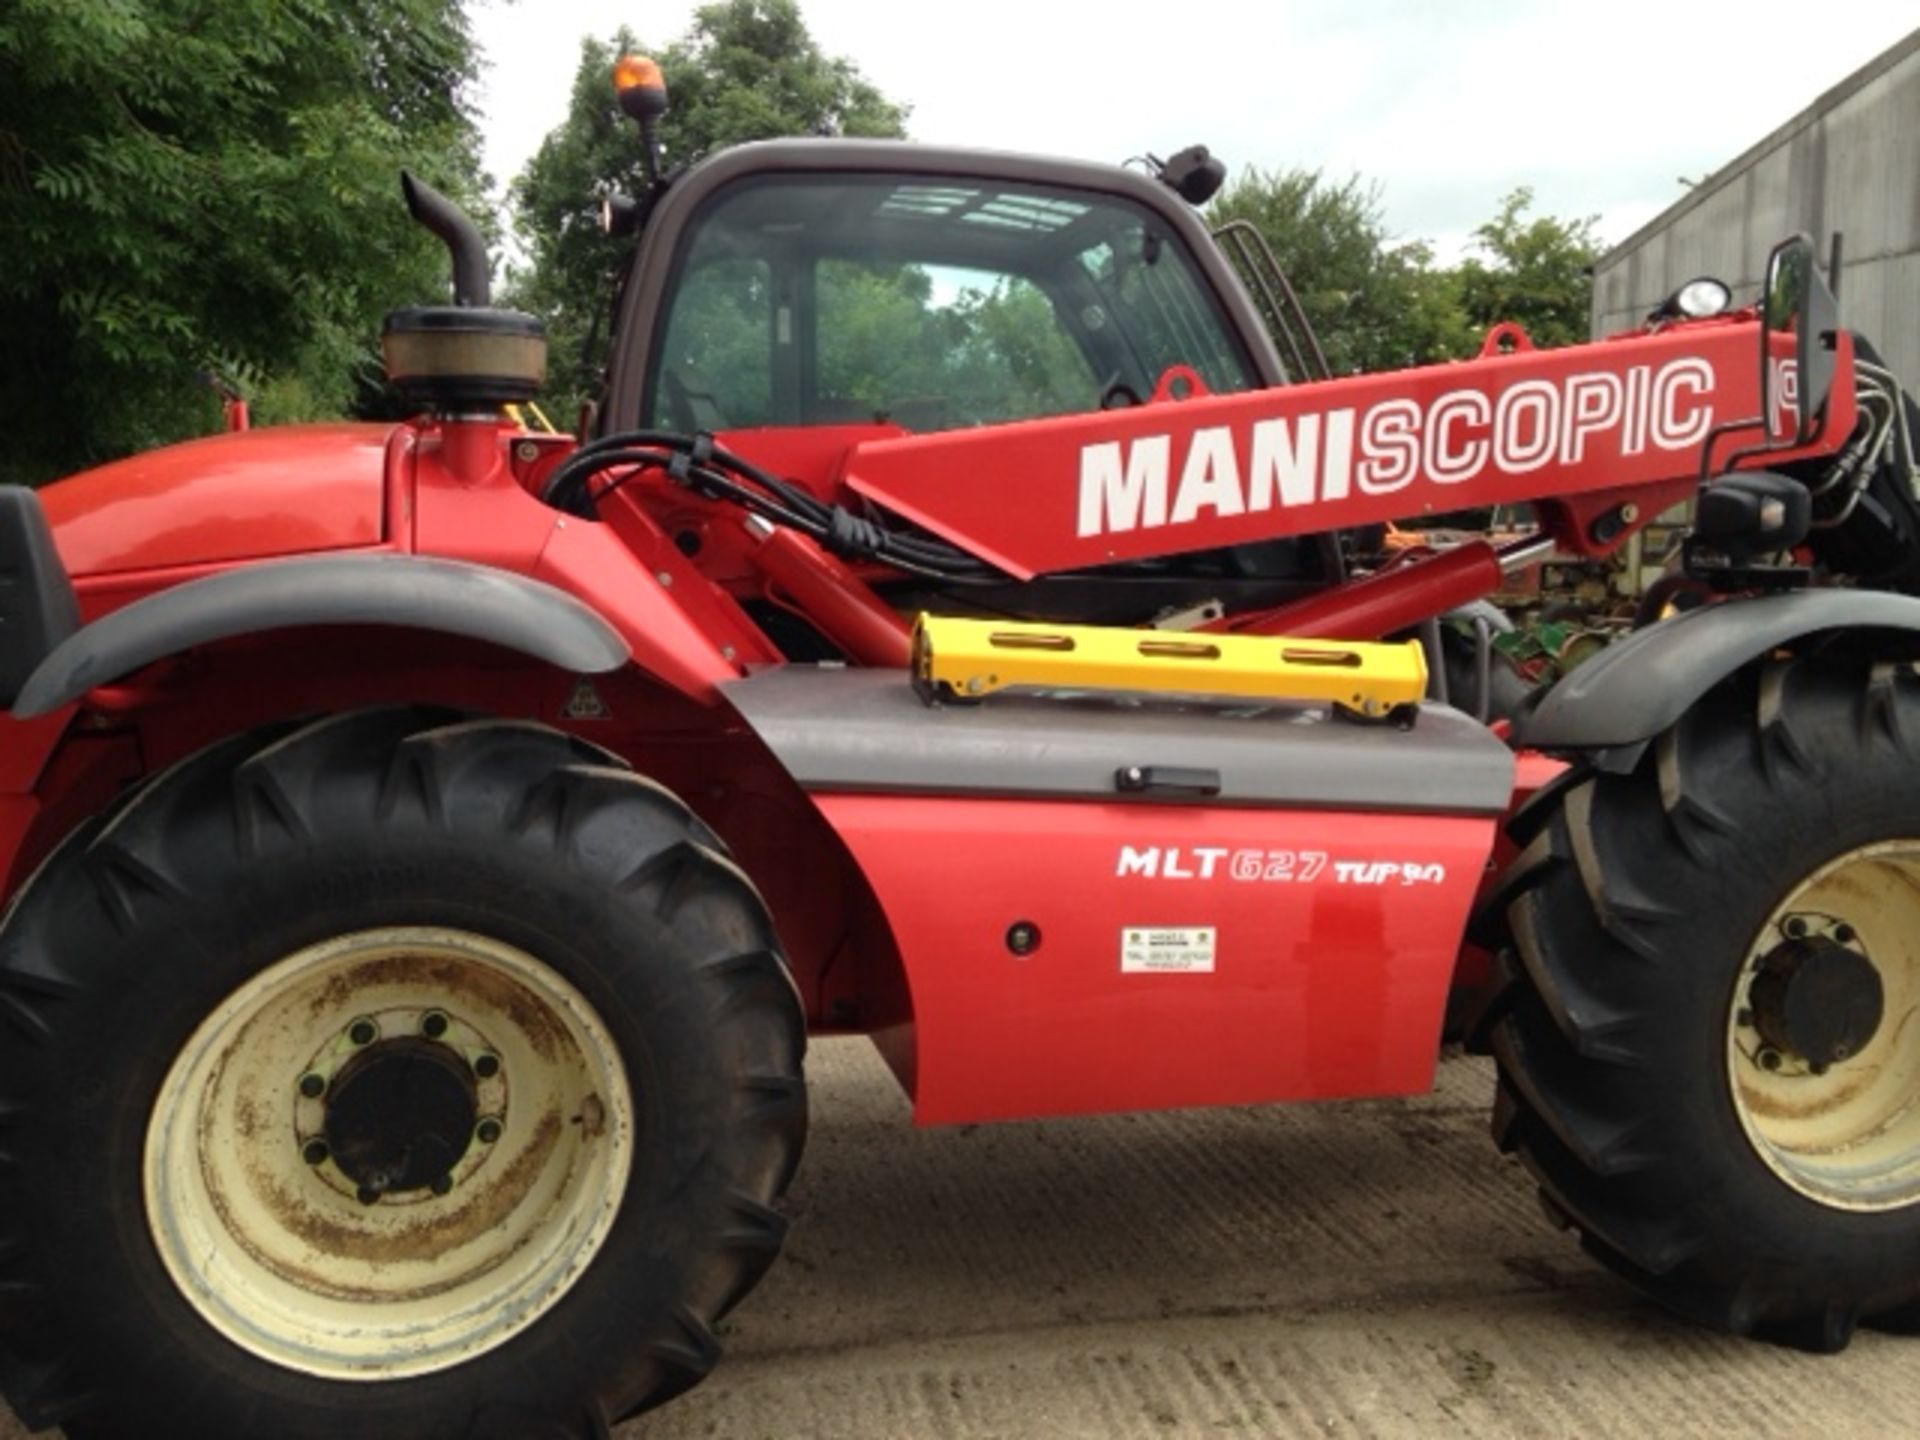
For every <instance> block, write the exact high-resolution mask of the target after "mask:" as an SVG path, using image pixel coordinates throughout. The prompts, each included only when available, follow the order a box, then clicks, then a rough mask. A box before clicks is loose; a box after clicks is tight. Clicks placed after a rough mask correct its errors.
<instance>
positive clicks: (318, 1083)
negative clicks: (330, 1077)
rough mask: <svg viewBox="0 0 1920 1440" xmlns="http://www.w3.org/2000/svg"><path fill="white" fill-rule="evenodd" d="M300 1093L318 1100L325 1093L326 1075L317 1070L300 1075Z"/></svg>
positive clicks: (310, 1098)
mask: <svg viewBox="0 0 1920 1440" xmlns="http://www.w3.org/2000/svg"><path fill="white" fill-rule="evenodd" d="M300 1093H301V1094H302V1095H304V1096H306V1097H307V1099H309V1100H318V1099H319V1098H320V1097H321V1096H322V1095H324V1094H326V1093H327V1077H326V1076H324V1075H321V1074H319V1073H317V1072H312V1071H310V1072H308V1073H307V1074H305V1075H302V1076H301V1077H300Z"/></svg>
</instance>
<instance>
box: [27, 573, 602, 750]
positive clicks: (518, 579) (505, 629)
mask: <svg viewBox="0 0 1920 1440" xmlns="http://www.w3.org/2000/svg"><path fill="white" fill-rule="evenodd" d="M295 625H392V626H401V627H406V628H410V629H416V630H435V631H439V632H440V633H442V634H446V635H459V636H464V637H466V638H468V639H471V640H486V641H490V642H491V643H493V644H495V645H501V646H504V647H506V648H507V649H509V650H518V651H520V652H521V653H522V654H524V655H531V656H533V657H534V658H535V659H537V660H544V661H546V662H547V663H548V664H550V665H554V666H557V667H558V668H560V669H562V670H567V671H571V672H573V673H575V674H600V673H603V672H605V671H608V670H617V669H619V668H620V666H622V665H624V664H626V662H627V660H628V658H629V656H630V654H631V651H630V650H629V649H628V647H627V642H626V640H625V639H624V638H622V636H621V635H620V633H619V632H618V631H617V630H615V629H614V628H613V627H612V626H611V625H609V624H608V623H607V622H606V620H605V619H603V618H602V617H601V616H600V615H599V614H598V613H597V612H595V611H593V610H591V609H589V608H588V607H587V606H586V605H584V604H582V603H581V602H580V601H578V600H576V599H575V598H574V597H573V596H571V595H569V594H567V593H566V591H564V590H558V589H555V588H554V587H553V586H551V585H545V584H542V583H541V582H540V581H538V580H529V579H527V578H526V577H525V576H522V575H515V574H512V573H511V572H509V571H505V570H495V569H491V568H489V567H487V566H484V565H469V564H466V563H464V562H462V561H458V560H435V559H426V558H422V557H420V556H416V555H331V556H320V557H316V558H312V559H304V560H275V561H271V562H269V563H266V564H261V565H249V566H244V567H242V568H240V569H236V570H226V571H223V572H221V573H220V574H218V575H209V576H208V577H206V578H205V579H204V580H189V581H188V582H187V583H185V584H184V585H175V586H173V587H172V588H171V589H168V590H163V591H161V592H160V593H159V594H157V595H151V596H149V597H147V598H146V599H145V600H137V601H135V602H134V603H133V604H131V605H128V606H126V607H125V608H123V609H120V610H116V611H114V612H113V613H112V614H111V615H108V616H106V617H104V618H102V619H100V620H96V621H94V623H93V624H91V625H88V626H85V627H84V628H82V629H80V630H77V631H75V632H74V633H73V634H72V635H70V636H68V637H67V638H66V639H65V640H64V641H62V642H61V643H60V644H59V645H58V646H56V647H55V648H54V650H53V651H52V653H51V654H49V655H48V656H47V658H46V659H44V660H42V661H41V662H40V664H39V665H38V666H37V667H36V668H35V669H34V671H33V673H32V674H31V675H29V676H28V677H27V681H26V683H25V684H24V685H22V686H21V687H20V694H19V698H18V699H17V700H16V701H15V703H14V706H13V713H14V715H16V716H18V717H19V718H21V719H31V718H32V717H34V716H36V715H45V714H48V713H50V712H52V711H54V710H58V709H59V708H60V707H61V706H62V705H65V704H68V703H70V702H71V701H74V700H78V699H79V698H80V697H81V696H82V695H84V694H86V693H87V691H89V690H91V689H92V688H93V687H94V686H96V685H105V684H109V683H111V682H112V681H115V680H118V679H121V678H122V677H123V676H127V675H131V674H132V673H133V672H134V671H136V670H138V669H140V668H141V667H142V666H144V665H150V664H152V663H153V662H154V661H155V660H160V659H164V658H165V657H166V656H168V655H174V654H177V653H179V652H180V651H182V650H185V649H188V648H190V647H192V646H195V645H205V644H209V643H211V642H212V641H215V640H226V639H231V638H232V637H234V636H236V635H256V634H259V633H261V632H262V631H266V630H283V629H286V628H288V627H290V626H295Z"/></svg>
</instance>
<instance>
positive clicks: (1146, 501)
mask: <svg viewBox="0 0 1920 1440" xmlns="http://www.w3.org/2000/svg"><path fill="white" fill-rule="evenodd" d="M1774 363H1775V364H1776V365H1778V364H1780V363H1783V362H1778V361H1776V362H1774ZM1717 379H1718V377H1716V376H1715V374H1714V372H1713V367H1712V366H1711V365H1709V364H1708V363H1707V362H1706V361H1705V360H1702V359H1700V358H1698V357H1697V356H1683V357H1681V358H1679V359H1677V360H1669V361H1668V362H1667V363H1666V364H1664V365H1662V366H1661V367H1660V368H1659V369H1658V370H1655V369H1653V368H1652V367H1651V366H1648V365H1635V366H1632V367H1630V368H1629V369H1628V370H1627V372H1626V374H1625V376H1624V377H1622V376H1620V375H1618V374H1615V373H1614V372H1612V371H1606V370H1597V371H1587V372H1582V373H1580V374H1577V375H1569V376H1566V377H1565V378H1563V379H1557V380H1543V379H1533V380H1520V381H1517V382H1515V383H1513V384H1511V385H1508V386H1507V387H1506V388H1505V389H1504V390H1502V391H1501V392H1500V394H1499V395H1498V397H1497V398H1494V397H1490V396H1489V395H1488V394H1487V393H1486V392H1485V391H1484V390H1479V389H1459V390H1448V391H1444V392H1443V393H1441V394H1439V395H1437V396H1435V397H1434V398H1433V399H1432V400H1431V401H1429V402H1428V403H1427V404H1426V405H1425V406H1424V407H1423V406H1422V405H1421V404H1420V403H1419V402H1416V401H1414V400H1411V399H1408V398H1406V397H1404V396H1400V397H1393V398H1390V399H1384V400H1379V401H1376V402H1375V403H1374V404H1372V405H1370V406H1368V407H1367V408H1366V409H1364V410H1356V409H1337V410H1327V411H1324V412H1316V411H1308V412H1306V413H1303V414H1299V415H1292V416H1284V415H1282V416H1272V417H1270V418H1268V419H1264V420H1252V421H1249V422H1245V424H1244V428H1242V427H1240V426H1233V425H1212V426H1203V427H1201V428H1199V429H1196V430H1194V431H1193V432H1192V434H1190V435H1180V434H1176V433H1174V432H1172V431H1168V432H1167V433H1166V434H1161V435H1140V436H1136V437H1134V438H1132V439H1130V440H1099V441H1095V442H1093V443H1091V444H1088V445H1084V446H1082V447H1081V450H1080V495H1079V501H1080V504H1079V524H1078V534H1079V536H1080V537H1081V538H1082V539H1086V538H1088V537H1090V536H1094V535H1118V534H1123V533H1125V532H1127V531H1130V530H1158V529H1160V528H1162V527H1164V526H1169V525H1189V524H1192V523H1193V522H1195V521H1197V520H1202V519H1207V518H1212V517H1222V516H1225V517H1231V516H1235V515H1251V514H1256V513H1258V512H1260V511H1263V510H1288V509H1294V508H1297V507H1310V506H1313V505H1323V504H1327V503H1330V502H1334V501H1340V500H1345V499H1347V498H1349V497H1350V496H1351V494H1352V493H1353V489H1354V487H1355V486H1357V487H1358V488H1359V491H1360V493H1361V494H1363V495H1391V494H1393V493H1394V492H1395V491H1398V490H1401V489H1404V488H1405V487H1407V486H1409V485H1412V484H1413V483H1414V481H1415V480H1416V479H1418V480H1423V481H1424V485H1423V487H1422V488H1424V486H1425V485H1431V486H1451V485H1463V484H1465V483H1467V482H1468V481H1471V480H1477V479H1480V478H1482V477H1483V476H1486V475H1488V474H1491V473H1495V472H1497V473H1499V474H1504V475H1527V474H1531V473H1532V472H1533V471H1536V470H1539V469H1540V468H1542V467H1543V466H1545V465H1548V464H1550V463H1552V462H1553V461H1554V460H1555V459H1556V458H1557V459H1558V460H1559V461H1560V463H1562V464H1568V465H1577V464H1581V463H1583V462H1586V461H1587V460H1589V459H1590V458H1591V459H1594V460H1599V459H1602V458H1605V457H1607V456H1608V455H1610V454H1613V453H1618V454H1620V455H1623V456H1625V455H1639V454H1642V453H1644V452H1645V451H1646V449H1647V448H1648V447H1649V446H1652V447H1654V448H1655V449H1660V450H1690V449H1692V448H1693V447H1695V446H1697V445H1698V444H1699V443H1700V441H1701V439H1702V438H1703V437H1704V436H1705V435H1706V434H1707V432H1708V431H1709V430H1711V429H1712V428H1713V421H1714V393H1715V390H1716V388H1717ZM1785 388H1786V387H1785V386H1784V385H1781V384H1776V385H1775V387H1774V393H1775V394H1776V395H1778V396H1782V398H1783V399H1785V395H1784V393H1783V392H1785ZM1429 508H1433V506H1432V505H1431V504H1430V505H1429ZM1439 508H1442V509H1445V508H1446V506H1445V505H1444V504H1443V505H1441V506H1440V507H1439Z"/></svg>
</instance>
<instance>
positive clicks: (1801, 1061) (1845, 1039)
mask: <svg viewBox="0 0 1920 1440" xmlns="http://www.w3.org/2000/svg"><path fill="white" fill-rule="evenodd" d="M1747 954H1748V959H1747V961H1746V964H1745V965H1744V966H1743V967H1742V969H1741V973H1740V975H1739V977H1738V978H1737V979H1736V981H1735V984H1734V987H1733V994H1732V996H1731V997H1730V1003H1729V1005H1728V1013H1727V1052H1726V1053H1727V1079H1728V1081H1729V1082H1730V1083H1729V1098H1730V1099H1731V1100H1732V1102H1733V1108H1734V1112H1735V1114H1736V1115H1737V1116H1738V1118H1739V1121H1740V1126H1741V1128H1742V1130H1743V1131H1744V1132H1745V1133H1746V1137H1747V1140H1748V1141H1749V1143H1750V1144H1751V1145H1752V1146H1753V1151H1754V1154H1755V1155H1756V1156H1757V1157H1758V1158H1759V1159H1760V1160H1761V1162H1762V1163H1764V1164H1765V1165H1766V1166H1767V1168H1768V1169H1770V1170H1772V1171H1773V1173H1774V1174H1775V1175H1776V1176H1777V1177H1778V1178H1779V1179H1780V1180H1781V1181H1783V1182H1784V1183H1785V1184H1786V1185H1788V1186H1789V1187H1790V1188H1792V1189H1793V1190H1795V1191H1797V1192H1799V1193H1800V1194H1801V1195H1802V1196H1804V1197H1806V1198H1807V1199H1809V1200H1813V1201H1815V1202H1817V1203H1819V1204H1821V1205H1825V1206H1828V1207H1830V1208H1833V1209H1839V1210H1854V1211H1876V1210H1894V1209H1900V1208H1904V1207H1908V1206H1916V1205H1920V840H1912V839H1899V840H1883V841H1875V842H1872V843H1869V844H1866V845H1861V846H1859V847H1857V848H1855V849H1852V850H1848V851H1846V852H1844V853H1842V854H1840V855H1836V856H1834V857H1833V858H1832V859H1831V860H1829V861H1827V862H1826V863H1825V864H1824V865H1822V866H1820V867H1819V868H1818V869H1816V870H1814V871H1813V872H1811V873H1810V874H1808V875H1807V876H1805V878H1803V879H1802V880H1801V881H1800V882H1799V883H1798V884H1797V885H1795V886H1794V887H1793V888H1792V889H1791V890H1790V891H1789V892H1788V893H1787V894H1786V895H1784V896H1783V897H1782V898H1781V900H1780V901H1779V903H1778V904H1777V905H1776V906H1775V908H1774V910H1773V912H1772V913H1771V914H1770V915H1769V916H1768V917H1767V918H1766V920H1765V922H1764V923H1763V924H1762V925H1761V927H1760V930H1759V933H1758V934H1756V935H1755V936H1754V938H1753V942H1752V945H1751V948H1750V949H1749V950H1748V952H1747Z"/></svg>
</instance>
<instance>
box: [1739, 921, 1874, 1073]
mask: <svg viewBox="0 0 1920 1440" xmlns="http://www.w3.org/2000/svg"><path fill="white" fill-rule="evenodd" d="M1750 999H1751V1002H1752V1005H1753V1018H1754V1028H1756V1029H1757V1030H1758V1031H1759V1032H1760V1035H1761V1038H1762V1039H1764V1040H1765V1041H1766V1042H1767V1043H1768V1044H1769V1045H1771V1046H1773V1047H1774V1048H1775V1049H1776V1050H1779V1051H1780V1052H1782V1053H1783V1054H1786V1055H1791V1056H1795V1057H1797V1058H1799V1059H1802V1060H1804V1061H1806V1062H1807V1064H1808V1065H1809V1066H1811V1067H1813V1068H1814V1069H1815V1070H1816V1071H1819V1070H1824V1069H1826V1068H1827V1067H1828V1066H1831V1065H1835V1064H1838V1063H1839V1062H1840V1061H1842V1060H1847V1059H1850V1058H1851V1057H1853V1056H1855V1055H1858V1054H1859V1053H1860V1052H1861V1051H1863V1050H1865V1049H1866V1048H1867V1046H1868V1045H1869V1044H1870V1043H1871V1042H1872V1040H1873V1037H1874V1036H1875V1035H1876V1034H1877V1033H1879V1030H1880V1021H1881V1019H1882V1018H1883V1017H1884V1015H1885V1014H1886V987H1885V986H1884V985H1883V984H1882V983H1881V980H1880V972H1879V971H1878V970H1876V969H1875V968H1874V966H1873V962H1872V961H1871V960H1869V959H1868V958H1867V957H1866V956H1865V955H1862V954H1861V953H1860V952H1859V951H1858V950H1854V949H1850V948H1849V947H1848V946H1846V945H1842V944H1840V943H1839V942H1838V941H1837V940H1834V939H1831V938H1829V937H1827V936H1825V935H1809V936H1803V937H1800V938H1795V939H1789V940H1786V941H1784V942H1783V943H1782V944H1780V945H1777V946H1775V947H1774V948H1773V949H1772V950H1771V951H1769V952H1768V954H1767V956H1766V958H1765V959H1763V960H1762V961H1761V962H1760V964H1759V967H1758V970H1757V973H1756V974H1755V975H1754V977H1753V988H1752V991H1751V992H1750Z"/></svg>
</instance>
